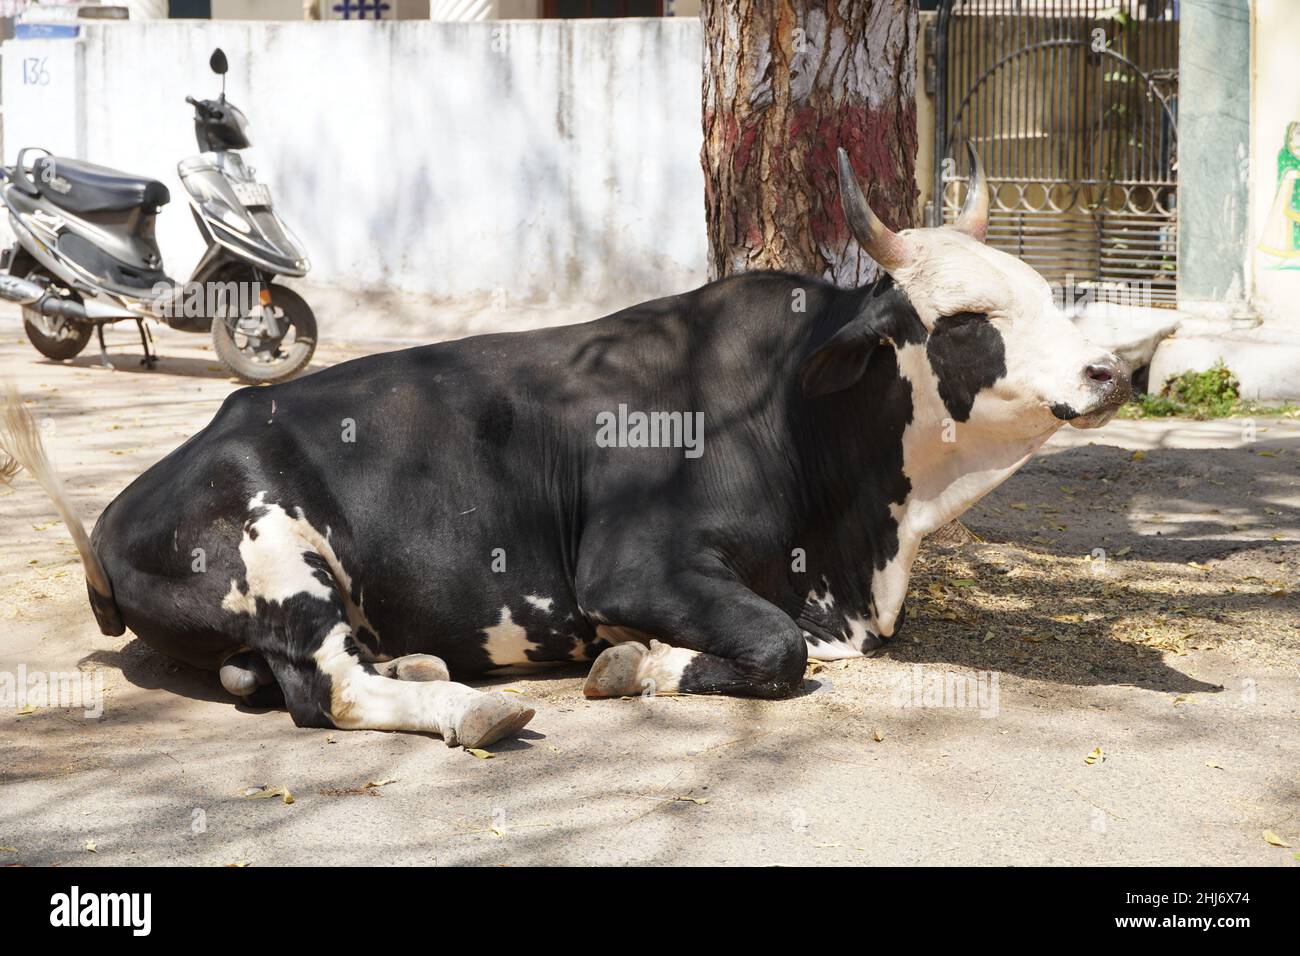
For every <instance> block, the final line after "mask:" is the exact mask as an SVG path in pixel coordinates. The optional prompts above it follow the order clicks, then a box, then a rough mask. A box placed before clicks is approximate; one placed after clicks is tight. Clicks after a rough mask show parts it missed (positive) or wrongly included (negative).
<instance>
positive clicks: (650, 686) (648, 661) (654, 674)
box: [636, 641, 699, 695]
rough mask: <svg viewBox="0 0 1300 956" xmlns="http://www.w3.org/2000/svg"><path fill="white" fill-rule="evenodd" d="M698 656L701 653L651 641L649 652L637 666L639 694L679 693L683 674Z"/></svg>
mask: <svg viewBox="0 0 1300 956" xmlns="http://www.w3.org/2000/svg"><path fill="white" fill-rule="evenodd" d="M698 656H699V651H691V650H687V649H686V648H684V647H673V646H671V645H669V644H665V643H663V642H662V641H651V642H650V650H649V652H648V653H647V654H646V655H645V656H644V657H642V658H641V663H640V664H639V665H637V670H636V682H637V687H638V688H639V690H638V693H642V694H650V695H654V694H675V693H677V691H678V690H679V689H680V687H681V680H682V672H683V671H685V670H686V668H687V667H688V666H689V665H690V663H691V661H693V660H695V658H697V657H698Z"/></svg>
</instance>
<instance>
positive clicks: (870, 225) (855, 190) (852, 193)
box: [839, 147, 911, 272]
mask: <svg viewBox="0 0 1300 956" xmlns="http://www.w3.org/2000/svg"><path fill="white" fill-rule="evenodd" d="M839 154H840V205H841V206H842V207H843V209H844V218H845V219H847V220H848V221H849V228H850V229H852V230H853V238H854V239H857V240H858V245H860V246H861V247H862V248H863V249H864V250H866V253H867V255H869V256H871V258H873V259H875V260H876V261H877V262H878V263H880V265H881V267H883V268H884V270H885V271H886V272H893V271H894V270H895V269H896V268H898V267H899V266H902V265H906V264H907V262H908V261H909V260H910V259H911V250H910V248H909V247H908V243H907V240H906V239H904V238H903V237H902V236H900V235H898V233H896V232H894V231H893V230H892V229H890V228H889V227H888V226H886V225H885V224H884V223H883V222H881V221H880V220H879V219H877V218H876V214H875V213H874V212H872V211H871V207H870V206H868V205H867V197H866V196H864V195H862V188H861V187H860V186H859V185H858V177H857V175H856V174H855V173H854V172H853V164H852V163H850V162H849V154H848V153H846V152H845V151H844V149H843V148H842V147H841V148H840V151H839Z"/></svg>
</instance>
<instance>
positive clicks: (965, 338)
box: [839, 147, 1130, 439]
mask: <svg viewBox="0 0 1300 956" xmlns="http://www.w3.org/2000/svg"><path fill="white" fill-rule="evenodd" d="M970 152H971V166H972V175H971V187H970V191H969V192H968V194H967V198H966V202H965V205H964V206H963V208H962V211H961V214H960V216H959V217H958V219H957V221H956V222H955V223H954V224H953V225H952V226H944V227H941V228H937V229H906V230H903V231H901V232H897V233H895V232H893V231H891V230H890V229H889V228H888V227H886V226H885V225H884V223H882V222H881V221H880V220H879V219H878V218H877V217H876V215H875V213H873V212H872V211H871V207H870V206H869V205H868V204H867V200H866V198H865V197H864V196H863V194H862V190H861V188H860V187H859V186H858V182H857V178H856V177H855V175H854V173H853V167H852V165H851V164H850V162H849V158H848V156H847V154H846V153H845V152H844V150H842V149H841V150H840V152H839V158H840V169H839V172H840V199H841V203H842V204H843V207H844V213H845V216H846V217H847V219H848V222H849V226H850V228H851V229H852V230H853V235H854V237H855V238H856V239H857V240H858V243H859V244H860V245H861V246H862V248H863V249H864V250H866V252H867V253H868V254H869V255H870V256H871V257H872V258H873V259H875V260H876V261H877V262H878V263H880V265H881V267H882V268H883V269H884V270H885V271H886V272H888V273H889V274H890V276H892V277H893V279H894V282H895V283H896V285H897V286H898V287H899V288H900V289H901V290H902V291H903V292H904V293H905V294H906V296H907V298H908V300H909V301H910V303H911V305H912V307H913V308H914V309H915V310H916V313H917V315H918V316H919V317H920V320H921V323H922V325H924V327H925V330H926V333H927V336H926V340H925V342H924V343H914V344H912V345H911V346H903V347H901V348H899V366H900V368H901V369H902V371H903V374H905V375H907V376H908V378H909V379H910V380H911V381H912V383H913V390H914V392H916V391H918V386H921V385H923V382H921V381H918V379H923V380H925V381H926V383H928V384H929V385H930V386H931V387H932V389H933V391H934V392H935V393H937V394H938V395H939V397H940V399H941V401H942V404H943V406H944V408H943V409H930V410H928V411H932V412H934V413H941V412H942V411H946V412H947V415H948V417H949V418H951V419H952V420H953V421H954V422H956V423H964V424H965V425H966V427H967V428H969V429H970V430H973V431H977V432H991V433H996V434H1000V435H1003V436H1005V437H1006V438H1008V439H1014V438H1033V437H1035V436H1039V435H1042V436H1044V437H1045V436H1046V435H1049V434H1050V433H1051V432H1052V431H1054V430H1055V429H1056V428H1057V427H1059V426H1060V424H1061V423H1062V422H1065V421H1068V422H1069V423H1070V424H1072V425H1074V426H1075V427H1077V428H1096V427H1098V426H1100V425H1104V424H1105V423H1106V422H1108V421H1110V419H1111V418H1112V417H1113V416H1114V414H1115V412H1116V411H1117V410H1118V409H1119V407H1120V406H1121V405H1123V404H1124V403H1125V402H1126V401H1128V398H1129V395H1130V384H1129V377H1130V371H1129V369H1128V368H1127V367H1126V366H1125V365H1124V363H1123V362H1122V361H1121V360H1120V359H1119V358H1117V357H1116V356H1115V355H1113V354H1111V353H1110V352H1107V351H1106V350H1104V349H1101V348H1098V347H1097V346H1094V345H1091V344H1090V343H1088V342H1087V341H1086V340H1085V339H1084V338H1083V336H1082V335H1081V334H1080V333H1079V331H1078V329H1076V328H1075V326H1074V324H1073V323H1072V322H1071V321H1070V320H1069V318H1067V317H1066V315H1065V314H1064V313H1063V312H1062V311H1061V310H1060V308H1058V307H1057V305H1056V303H1055V301H1054V300H1053V296H1052V290H1051V288H1050V286H1048V284H1047V282H1046V281H1045V280H1044V279H1043V277H1042V276H1040V275H1039V274H1038V273H1037V272H1035V271H1034V270H1033V269H1032V268H1031V267H1030V266H1028V265H1026V264H1025V263H1024V262H1022V261H1020V260H1019V259H1017V258H1016V257H1015V256H1011V255H1008V254H1007V253H1005V252H1002V251H1000V250H998V249H994V248H992V247H990V246H987V245H985V244H984V238H985V235H986V233H987V231H988V220H989V193H988V186H987V183H986V180H985V177H984V169H983V165H982V164H981V163H980V161H979V157H978V155H977V154H976V153H975V150H974V148H973V147H971V150H970ZM901 344H902V343H896V345H901ZM920 391H922V392H924V391H927V389H924V388H923V389H920ZM916 398H920V399H922V402H921V405H922V406H924V404H925V403H924V401H923V399H924V395H918V396H916ZM915 411H916V414H917V415H918V416H919V417H921V418H928V417H930V415H927V414H926V412H927V409H926V408H924V407H918V408H917V409H916V410H915Z"/></svg>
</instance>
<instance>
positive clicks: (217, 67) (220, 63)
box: [208, 47, 230, 76]
mask: <svg viewBox="0 0 1300 956" xmlns="http://www.w3.org/2000/svg"><path fill="white" fill-rule="evenodd" d="M208 66H210V67H212V72H213V73H216V74H217V75H218V76H225V74H226V70H228V69H230V64H228V63H227V62H226V54H225V53H223V52H222V51H221V47H217V48H216V49H215V50H213V51H212V59H210V60H208Z"/></svg>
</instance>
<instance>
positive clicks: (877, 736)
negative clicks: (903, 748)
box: [871, 727, 885, 743]
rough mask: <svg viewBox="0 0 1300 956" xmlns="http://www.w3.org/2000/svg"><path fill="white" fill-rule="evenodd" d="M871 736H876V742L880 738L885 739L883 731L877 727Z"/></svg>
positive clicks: (878, 741)
mask: <svg viewBox="0 0 1300 956" xmlns="http://www.w3.org/2000/svg"><path fill="white" fill-rule="evenodd" d="M871 736H873V737H875V738H876V743H880V742H881V741H882V740H884V739H885V732H884V731H883V730H881V729H880V728H879V727H877V728H876V732H875V733H874V734H872V735H871Z"/></svg>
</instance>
